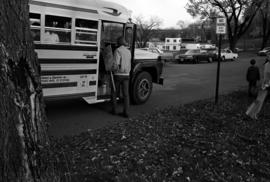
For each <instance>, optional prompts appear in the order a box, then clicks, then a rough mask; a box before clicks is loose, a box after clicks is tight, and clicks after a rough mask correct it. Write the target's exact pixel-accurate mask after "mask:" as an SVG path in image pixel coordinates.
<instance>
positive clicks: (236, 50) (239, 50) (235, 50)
mask: <svg viewBox="0 0 270 182" xmlns="http://www.w3.org/2000/svg"><path fill="white" fill-rule="evenodd" d="M225 49H226V50H230V48H229V47H226V48H225ZM243 51H244V49H241V48H239V47H235V48H234V51H233V52H236V53H237V52H243Z"/></svg>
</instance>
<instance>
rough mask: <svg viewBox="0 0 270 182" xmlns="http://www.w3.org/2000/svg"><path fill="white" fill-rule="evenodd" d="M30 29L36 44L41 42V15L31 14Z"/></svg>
mask: <svg viewBox="0 0 270 182" xmlns="http://www.w3.org/2000/svg"><path fill="white" fill-rule="evenodd" d="M29 17H30V25H31V27H30V29H31V34H32V37H33V39H34V41H35V42H40V14H37V13H30V14H29Z"/></svg>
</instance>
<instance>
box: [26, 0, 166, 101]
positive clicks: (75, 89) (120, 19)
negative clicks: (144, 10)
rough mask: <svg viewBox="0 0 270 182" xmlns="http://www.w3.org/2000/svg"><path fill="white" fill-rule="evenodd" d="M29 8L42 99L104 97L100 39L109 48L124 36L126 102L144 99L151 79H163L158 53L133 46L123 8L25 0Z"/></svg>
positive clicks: (132, 28) (89, 1) (106, 85)
mask: <svg viewBox="0 0 270 182" xmlns="http://www.w3.org/2000/svg"><path fill="white" fill-rule="evenodd" d="M29 8H30V14H29V18H30V26H31V27H30V28H31V33H32V37H33V40H34V43H35V51H36V53H37V56H38V60H39V63H40V65H41V84H42V89H43V95H44V98H45V100H50V99H61V98H83V99H84V100H85V101H86V102H88V103H90V104H91V103H99V102H104V101H107V100H109V99H110V95H111V94H110V91H111V82H110V76H109V74H108V72H107V71H106V70H105V69H104V61H103V59H102V56H101V52H102V50H103V49H104V45H105V44H107V45H108V44H110V45H111V47H112V49H113V50H114V49H115V48H116V40H117V38H118V37H119V36H124V37H125V39H126V41H127V42H128V45H129V49H130V51H131V55H132V71H131V78H130V96H131V99H132V101H133V102H134V103H135V104H141V103H144V102H146V101H147V100H148V99H149V97H150V95H151V92H152V86H153V85H152V84H153V83H157V84H162V83H163V78H162V68H163V63H162V60H160V58H159V57H158V55H157V54H151V53H149V52H146V51H144V52H143V51H141V50H137V49H135V39H136V25H135V24H134V23H132V22H131V12H130V11H129V10H128V9H126V8H125V7H123V6H121V5H119V4H117V3H112V2H108V1H102V0H98V1H96V0H61V1H55V0H30V3H29Z"/></svg>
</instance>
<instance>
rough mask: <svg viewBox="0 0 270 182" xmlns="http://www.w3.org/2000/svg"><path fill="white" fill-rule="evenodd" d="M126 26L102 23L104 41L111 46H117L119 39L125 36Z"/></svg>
mask: <svg viewBox="0 0 270 182" xmlns="http://www.w3.org/2000/svg"><path fill="white" fill-rule="evenodd" d="M123 31H124V24H121V23H113V22H103V23H102V33H101V34H102V39H103V40H102V41H103V42H104V43H105V44H106V43H110V44H116V42H117V38H118V37H120V36H123Z"/></svg>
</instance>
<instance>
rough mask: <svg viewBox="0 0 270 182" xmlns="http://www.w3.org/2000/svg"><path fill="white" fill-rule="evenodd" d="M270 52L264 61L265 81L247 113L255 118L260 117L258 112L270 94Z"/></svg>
mask: <svg viewBox="0 0 270 182" xmlns="http://www.w3.org/2000/svg"><path fill="white" fill-rule="evenodd" d="M269 61H270V53H268V54H267V58H266V61H265V63H264V70H263V82H262V88H261V90H259V93H258V96H257V98H256V99H255V101H254V102H253V103H252V104H251V105H250V106H249V107H248V109H247V111H246V115H248V116H249V117H251V118H253V119H258V114H259V112H260V111H261V109H262V107H263V103H264V101H265V98H266V96H267V95H268V92H269V88H270V62H269Z"/></svg>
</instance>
